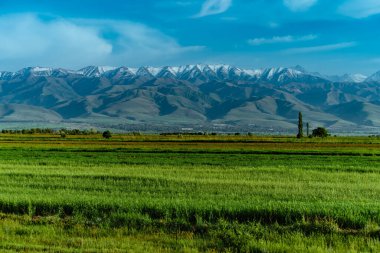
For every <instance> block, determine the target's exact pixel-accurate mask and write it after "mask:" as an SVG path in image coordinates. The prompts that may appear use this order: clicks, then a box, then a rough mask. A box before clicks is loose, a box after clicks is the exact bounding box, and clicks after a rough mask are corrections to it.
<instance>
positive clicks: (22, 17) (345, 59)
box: [0, 0, 380, 74]
mask: <svg viewBox="0 0 380 253" xmlns="http://www.w3.org/2000/svg"><path fill="white" fill-rule="evenodd" d="M379 27H380V1H378V0H335V1H331V0H159V1H158V0H114V1H112V0H107V1H106V0H65V1H59V0H1V1H0V69H1V70H12V71H14V70H18V69H20V68H22V67H26V66H51V67H64V68H71V69H78V68H81V67H83V66H87V65H111V66H122V65H123V66H131V67H138V66H142V65H151V66H163V65H180V64H194V63H209V64H213V63H224V64H231V65H235V66H238V67H243V68H264V67H272V66H274V67H277V66H294V65H297V64H299V65H302V66H304V67H305V68H306V69H308V70H310V71H320V72H323V73H327V74H335V73H336V74H343V73H363V74H372V73H373V72H376V71H378V70H380V46H379V45H380V29H379Z"/></svg>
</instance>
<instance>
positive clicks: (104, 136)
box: [103, 130, 112, 139]
mask: <svg viewBox="0 0 380 253" xmlns="http://www.w3.org/2000/svg"><path fill="white" fill-rule="evenodd" d="M111 137H112V135H111V132H110V131H108V130H107V131H104V132H103V138H106V139H109V138H111Z"/></svg>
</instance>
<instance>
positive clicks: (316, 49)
mask: <svg viewBox="0 0 380 253" xmlns="http://www.w3.org/2000/svg"><path fill="white" fill-rule="evenodd" d="M356 45H357V43H356V42H342V43H337V44H329V45H322V46H315V47H299V48H290V49H287V50H285V51H284V53H288V54H304V53H316V52H326V51H334V50H339V49H344V48H350V47H354V46H356Z"/></svg>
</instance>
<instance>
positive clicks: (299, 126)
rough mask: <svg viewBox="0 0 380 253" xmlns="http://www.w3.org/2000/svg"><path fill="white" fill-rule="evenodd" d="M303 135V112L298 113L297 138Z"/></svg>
mask: <svg viewBox="0 0 380 253" xmlns="http://www.w3.org/2000/svg"><path fill="white" fill-rule="evenodd" d="M302 137H303V123H302V113H301V112H299V113H298V134H297V138H302Z"/></svg>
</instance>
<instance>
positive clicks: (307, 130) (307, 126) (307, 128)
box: [306, 122, 310, 137]
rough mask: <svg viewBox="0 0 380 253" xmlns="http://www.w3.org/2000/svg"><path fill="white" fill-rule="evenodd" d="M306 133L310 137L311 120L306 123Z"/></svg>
mask: <svg viewBox="0 0 380 253" xmlns="http://www.w3.org/2000/svg"><path fill="white" fill-rule="evenodd" d="M306 135H307V136H308V137H309V136H310V124H309V122H307V123H306Z"/></svg>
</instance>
